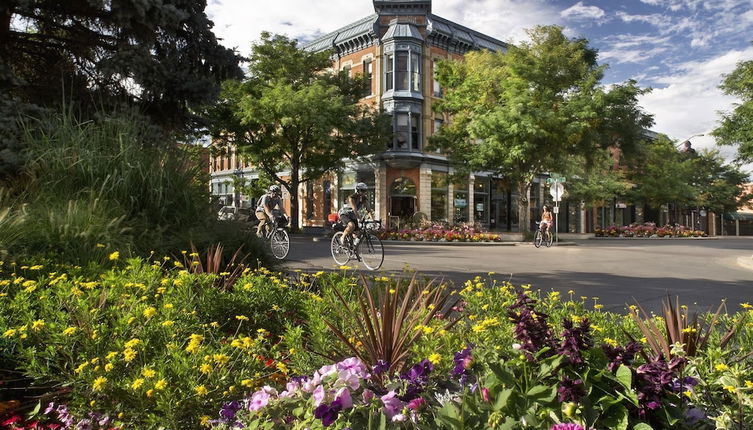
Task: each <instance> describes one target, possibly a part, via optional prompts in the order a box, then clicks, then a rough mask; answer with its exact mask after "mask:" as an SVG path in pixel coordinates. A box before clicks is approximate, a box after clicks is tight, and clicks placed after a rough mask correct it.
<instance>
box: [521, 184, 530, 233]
mask: <svg viewBox="0 0 753 430" xmlns="http://www.w3.org/2000/svg"><path fill="white" fill-rule="evenodd" d="M531 187H532V184H531V181H528V180H523V181H520V182H518V225H519V226H520V232H521V233H525V232H528V231H531V230H530V227H531V210H530V208H529V207H528V202H529V201H530V196H531Z"/></svg>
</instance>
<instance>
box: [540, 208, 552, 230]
mask: <svg viewBox="0 0 753 430" xmlns="http://www.w3.org/2000/svg"><path fill="white" fill-rule="evenodd" d="M550 225H552V213H551V212H550V211H549V206H547V205H544V208H543V212H542V213H541V222H540V223H539V230H541V232H542V233H543V232H545V231H547V229H548V228H549V226H550Z"/></svg>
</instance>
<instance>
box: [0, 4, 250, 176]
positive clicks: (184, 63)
mask: <svg viewBox="0 0 753 430" xmlns="http://www.w3.org/2000/svg"><path fill="white" fill-rule="evenodd" d="M205 7H206V1H205V0H119V1H91V0H69V1H65V2H61V1H58V0H4V1H3V2H0V100H2V103H0V122H1V123H2V124H3V125H4V127H3V132H4V135H3V136H0V145H3V146H2V147H0V157H2V159H0V162H2V163H6V164H7V163H12V162H13V160H14V159H15V158H14V154H15V152H16V151H17V150H18V149H19V148H17V147H16V146H15V145H16V143H17V139H16V138H15V136H14V134H13V132H12V131H9V130H11V129H12V128H13V127H14V122H15V118H16V117H17V116H18V111H20V110H23V109H28V108H29V107H33V106H37V107H49V106H55V107H57V106H59V104H60V102H61V100H66V101H67V102H68V103H70V104H74V103H75V104H76V105H77V107H78V108H79V109H80V110H81V111H82V112H87V111H88V112H89V113H91V112H93V111H95V110H99V109H101V108H102V107H105V109H104V110H109V109H108V107H109V106H112V105H117V104H123V103H125V104H129V105H135V106H137V107H138V108H139V109H140V110H141V112H143V113H145V114H146V115H148V116H149V118H150V119H151V120H152V121H153V122H154V123H155V124H156V125H158V126H160V127H161V129H162V130H166V131H168V132H171V133H172V132H177V133H185V132H188V131H192V130H193V129H194V128H195V127H196V126H198V125H202V124H200V121H199V118H198V117H197V116H196V115H195V114H194V112H195V111H196V110H197V109H198V108H199V107H201V106H202V105H203V104H206V103H211V102H213V101H214V99H215V98H216V96H217V95H218V93H219V89H220V83H221V82H222V81H224V80H226V79H229V78H232V77H240V76H241V70H240V68H239V67H238V62H239V59H240V58H239V57H238V55H236V54H235V53H234V52H233V51H232V50H230V49H227V48H225V47H223V46H221V45H220V44H219V43H218V40H217V38H216V37H215V35H214V34H213V33H212V26H213V23H212V22H211V21H210V20H209V19H208V18H207V16H206V14H205V13H204V9H205ZM4 167H8V166H7V165H6V166H3V165H0V170H2V169H3V168H4Z"/></svg>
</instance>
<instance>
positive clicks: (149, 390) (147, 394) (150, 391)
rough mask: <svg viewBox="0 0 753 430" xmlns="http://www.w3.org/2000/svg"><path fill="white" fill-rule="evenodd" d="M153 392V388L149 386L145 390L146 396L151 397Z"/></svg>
mask: <svg viewBox="0 0 753 430" xmlns="http://www.w3.org/2000/svg"><path fill="white" fill-rule="evenodd" d="M153 394H154V390H152V389H151V388H150V389H148V390H146V396H147V397H152V395H153Z"/></svg>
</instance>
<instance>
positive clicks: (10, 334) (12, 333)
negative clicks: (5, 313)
mask: <svg viewBox="0 0 753 430" xmlns="http://www.w3.org/2000/svg"><path fill="white" fill-rule="evenodd" d="M16 333H17V330H16V329H14V328H12V329H9V330H6V331H5V333H3V337H13V336H15V335H16Z"/></svg>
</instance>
